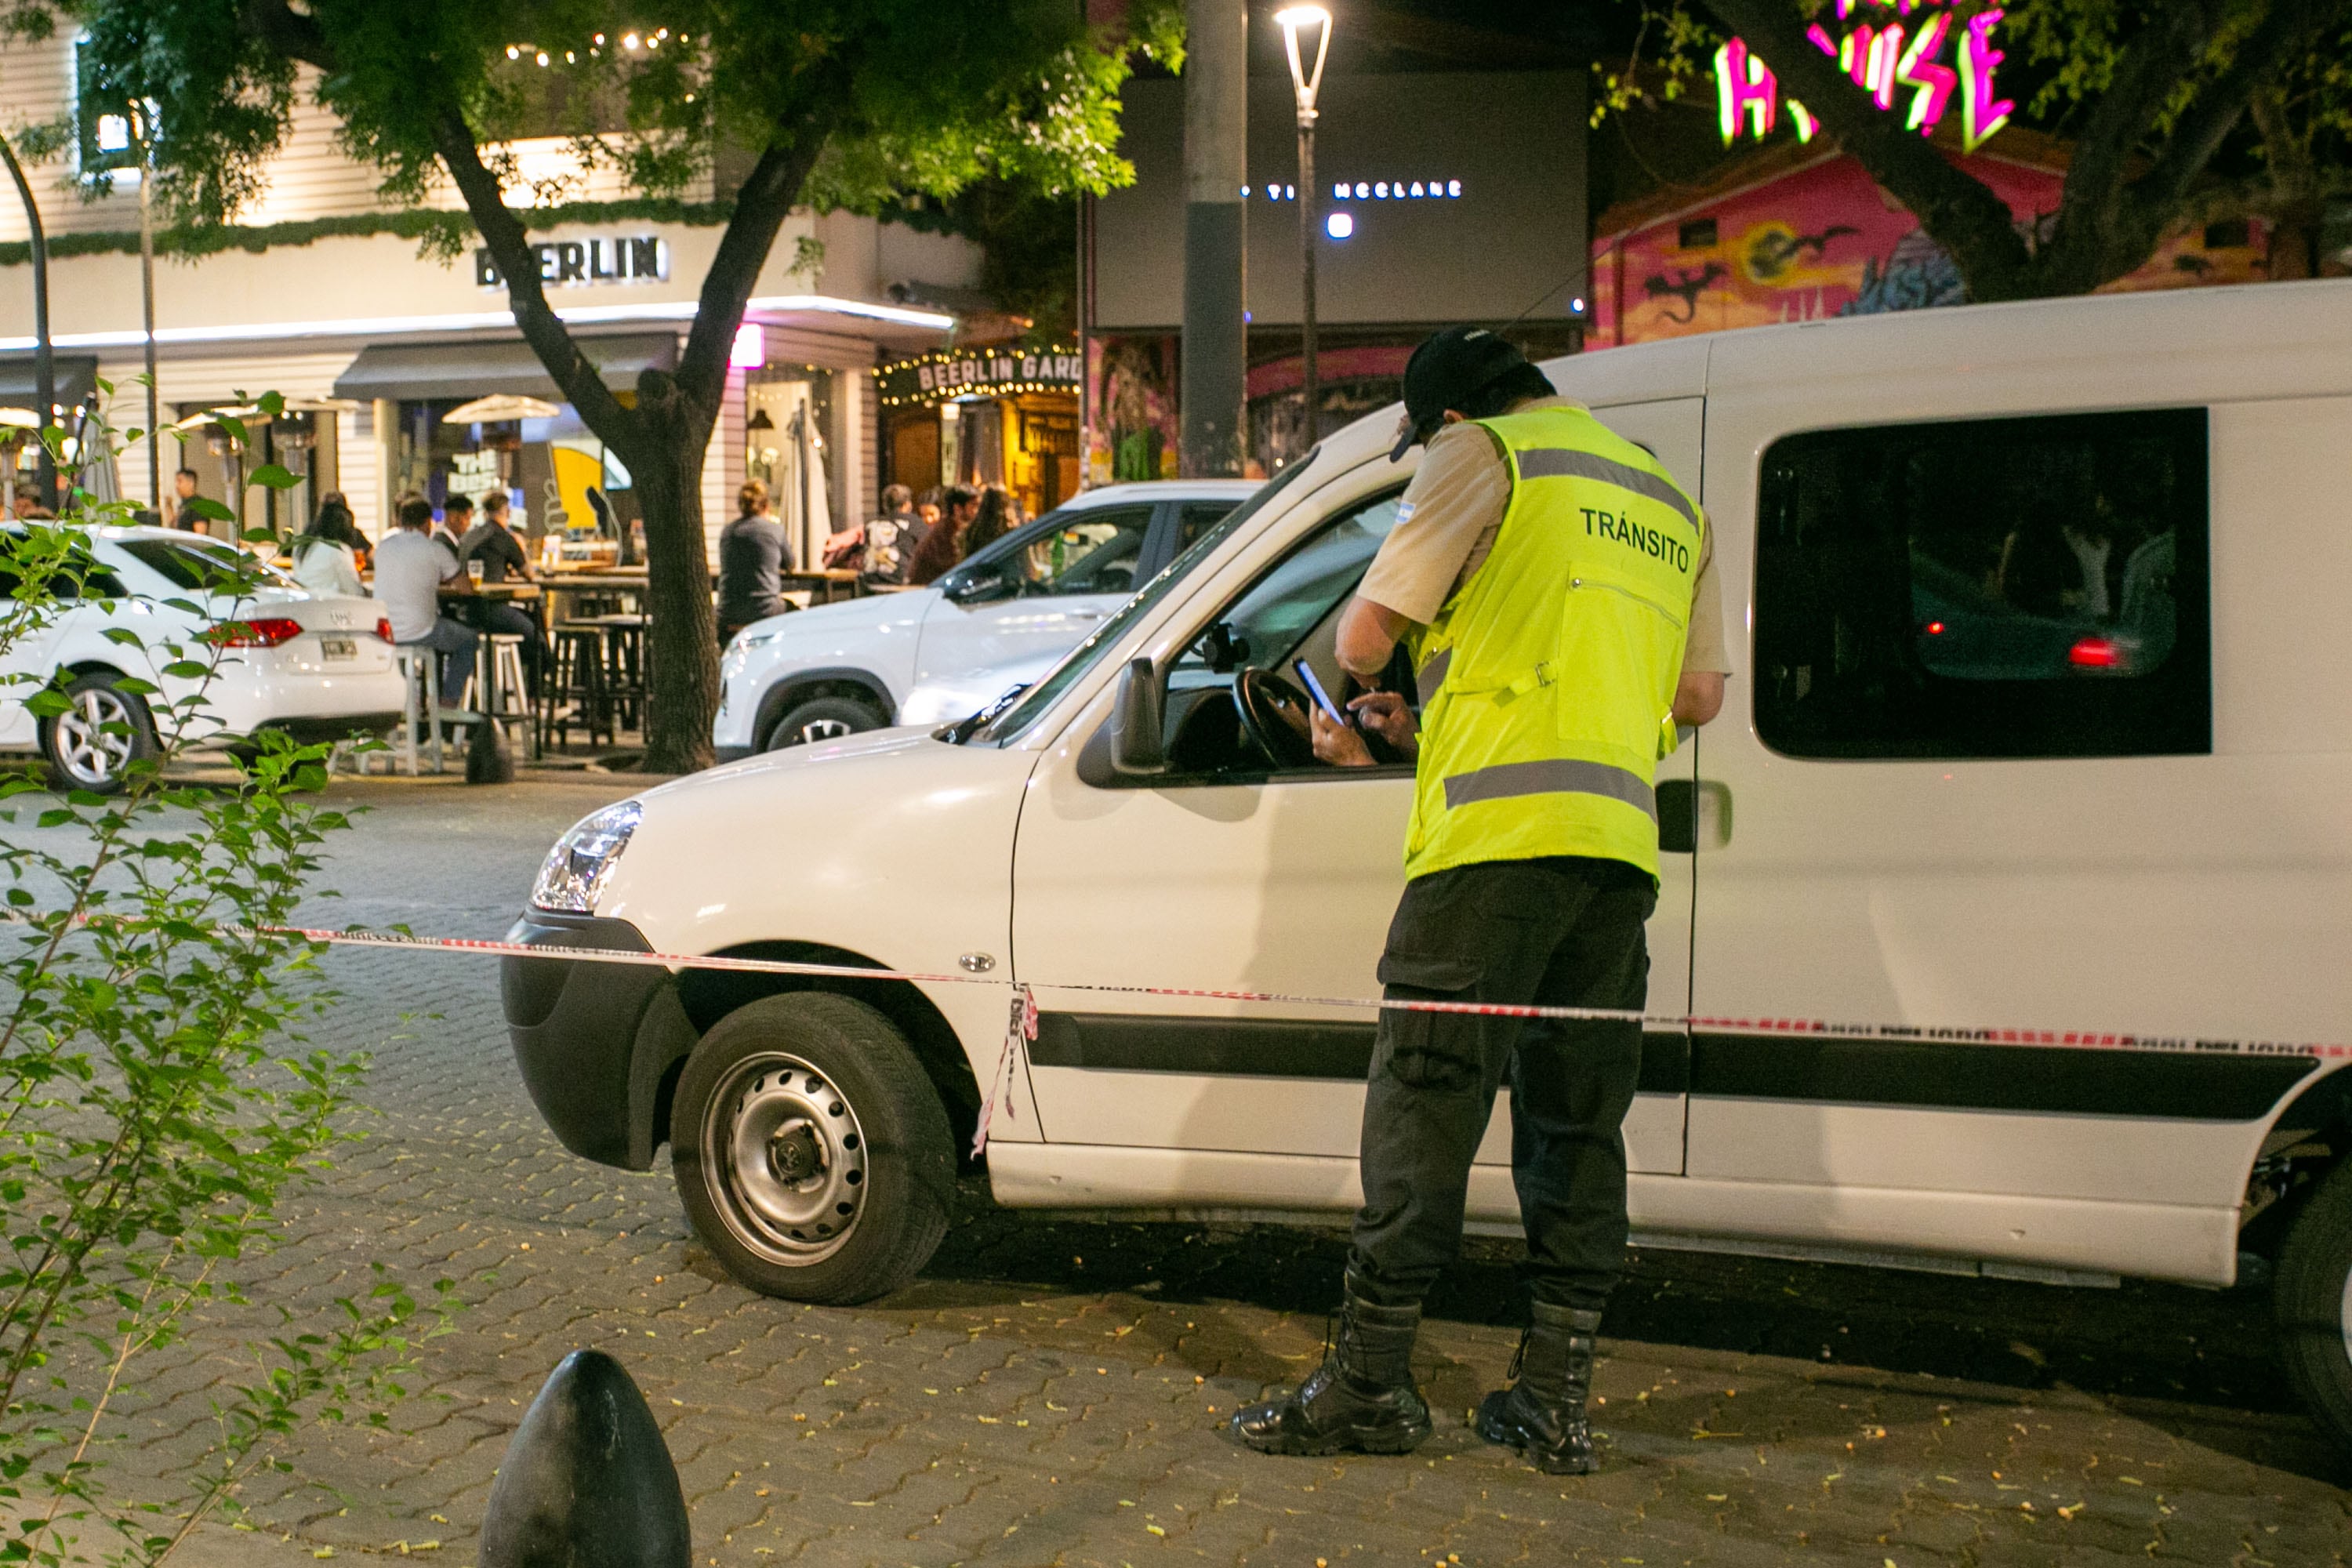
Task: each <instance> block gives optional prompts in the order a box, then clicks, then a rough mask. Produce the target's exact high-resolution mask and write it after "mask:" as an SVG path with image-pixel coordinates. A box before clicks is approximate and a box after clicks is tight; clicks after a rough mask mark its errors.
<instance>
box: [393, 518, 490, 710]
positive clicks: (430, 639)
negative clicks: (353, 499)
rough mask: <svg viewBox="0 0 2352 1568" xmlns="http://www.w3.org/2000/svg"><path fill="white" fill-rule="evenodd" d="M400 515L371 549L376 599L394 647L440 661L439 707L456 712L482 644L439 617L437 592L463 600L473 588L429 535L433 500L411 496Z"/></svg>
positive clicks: (454, 559)
mask: <svg viewBox="0 0 2352 1568" xmlns="http://www.w3.org/2000/svg"><path fill="white" fill-rule="evenodd" d="M398 516H399V519H400V526H399V528H398V529H397V530H396V531H394V532H393V533H392V534H391V535H389V536H388V537H387V538H385V539H384V540H383V542H381V543H380V544H378V545H377V546H376V547H375V596H376V597H377V598H378V599H380V600H382V601H383V614H384V619H386V620H388V621H390V622H391V623H392V640H393V641H394V642H395V643H397V644H399V645H400V646H401V647H428V648H431V649H432V650H433V651H434V652H435V653H436V654H437V655H439V656H440V669H441V706H442V707H444V708H455V707H456V706H457V699H458V695H459V693H460V692H461V691H462V690H463V689H464V687H465V684H466V672H467V670H469V669H471V668H473V659H474V649H475V647H477V646H478V645H479V643H480V641H481V639H480V638H479V637H476V636H475V635H474V629H473V628H472V627H471V626H463V625H460V624H459V623H458V622H457V621H454V620H451V619H450V618H449V617H448V616H445V615H443V614H442V613H441V600H440V591H441V589H442V588H443V587H444V586H445V585H446V586H447V587H449V588H450V589H451V590H452V591H453V592H455V593H457V594H460V595H463V594H467V593H469V592H471V591H472V584H469V583H467V581H466V569H465V568H464V567H463V566H460V565H459V564H458V563H457V557H456V556H455V555H453V554H451V553H450V552H448V551H446V550H445V549H443V548H442V547H441V542H440V541H438V540H436V539H435V538H434V537H433V536H432V530H433V503H432V502H431V501H429V500H425V498H424V497H423V496H411V497H409V498H408V499H407V500H404V501H402V502H401V503H400V511H399V514H398ZM453 674H454V675H455V676H456V677H457V679H456V680H455V681H452V680H451V679H450V677H451V676H452V675H453Z"/></svg>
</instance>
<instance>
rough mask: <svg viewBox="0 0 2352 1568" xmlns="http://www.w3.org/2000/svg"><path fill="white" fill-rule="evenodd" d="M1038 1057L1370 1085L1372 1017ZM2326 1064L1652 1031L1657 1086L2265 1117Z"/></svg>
mask: <svg viewBox="0 0 2352 1568" xmlns="http://www.w3.org/2000/svg"><path fill="white" fill-rule="evenodd" d="M1029 1057H1030V1060H1031V1061H1032V1062H1034V1064H1035V1065H1037V1066H1039V1067H1049V1068H1089V1069H1092V1070H1096V1071H1102V1072H1172V1073H1195V1074H1201V1075H1203V1076H1208V1077H1232V1078H1263V1079H1332V1080H1344V1081H1349V1082H1358V1083H1360V1082H1361V1081H1363V1079H1364V1076H1365V1074H1366V1073H1367V1072H1368V1071H1370V1068H1371V1061H1372V1026H1371V1025H1370V1024H1368V1023H1365V1024H1359V1023H1323V1022H1308V1021H1305V1020H1301V1019H1284V1018H1201V1017H1177V1016H1153V1015H1150V1014H1119V1013H1045V1014H1043V1015H1041V1016H1039V1018H1038V1020H1037V1040H1036V1044H1035V1045H1034V1046H1033V1047H1031V1048H1030V1053H1029ZM2316 1066H2318V1061H2317V1059H2316V1058H2312V1057H2242V1056H2231V1055H2220V1054H2214V1055H2200V1054H2198V1053H2196V1052H2191V1051H2125V1050H2068V1049H2063V1048H2051V1047H2031V1048H2027V1047H2010V1046H1983V1045H1966V1044H1958V1043H1954V1042H1948V1041H1942V1040H1920V1041H1911V1040H1872V1039H1862V1038H1857V1037H1847V1036H1832V1035H1802V1036H1798V1035H1723V1034H1704V1033H1703V1034H1696V1035H1688V1036H1685V1035H1682V1034H1676V1033H1669V1032H1666V1031H1664V1030H1651V1031H1647V1032H1645V1033H1644V1034H1643V1037H1642V1079H1641V1089H1642V1092H1643V1093H1644V1094H1691V1095H1696V1096H1704V1097H1710V1098H1715V1099H1731V1100H1801V1101H1806V1102H1810V1103H1815V1104H1826V1105H1887V1106H1905V1107H1911V1108H1915V1109H1922V1110H1996V1111H2041V1112H2044V1113H2049V1114H2056V1115H2072V1116H2137V1117H2147V1118H2150V1119H2156V1120H2168V1121H2253V1120H2255V1119H2257V1118H2259V1117H2262V1116H2263V1115H2266V1114H2268V1113H2269V1111H2270V1110H2271V1108H2272V1107H2273V1106H2274V1105H2276V1104H2277V1103H2278V1101H2279V1100H2280V1099H2281V1097H2283V1096H2284V1095H2285V1094H2286V1092H2287V1091H2288V1090H2289V1089H2293V1088H2294V1086H2295V1085H2296V1084H2297V1083H2299V1082H2301V1081H2302V1080H2303V1079H2304V1078H2305V1077H2306V1076H2308V1075H2309V1074H2310V1072H2311V1070H2312V1069H2313V1068H2315V1067H2316Z"/></svg>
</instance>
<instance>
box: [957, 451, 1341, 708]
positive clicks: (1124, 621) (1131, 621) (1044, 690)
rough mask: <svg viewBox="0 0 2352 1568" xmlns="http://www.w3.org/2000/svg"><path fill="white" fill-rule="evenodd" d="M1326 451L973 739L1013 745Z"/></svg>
mask: <svg viewBox="0 0 2352 1568" xmlns="http://www.w3.org/2000/svg"><path fill="white" fill-rule="evenodd" d="M1320 450H1321V448H1319V447H1318V448H1317V449H1316V450H1315V451H1310V452H1308V453H1307V456H1306V457H1305V458H1303V459H1301V460H1300V461H1298V462H1296V463H1293V464H1291V465H1290V467H1288V468H1285V469H1284V470H1283V471H1282V472H1281V473H1280V474H1279V475H1277V476H1276V478H1274V479H1270V480H1268V481H1267V482H1266V483H1265V485H1263V486H1261V487H1259V489H1258V490H1257V493H1255V495H1253V496H1251V497H1250V498H1249V500H1245V501H1244V502H1243V503H1242V504H1241V505H1240V506H1239V507H1238V508H1236V509H1235V510H1234V511H1233V512H1232V513H1231V514H1230V515H1228V516H1227V517H1226V518H1225V519H1224V520H1223V521H1222V522H1219V523H1216V524H1215V525H1213V526H1212V527H1209V528H1205V529H1202V531H1201V534H1200V537H1198V538H1197V539H1195V540H1193V541H1192V544H1191V545H1190V546H1188V547H1187V548H1186V549H1185V551H1184V552H1183V553H1182V554H1181V555H1179V556H1178V557H1176V559H1175V560H1173V561H1171V562H1170V563H1168V564H1167V565H1166V566H1164V567H1162V568H1160V572H1159V574H1157V575H1156V576H1154V577H1153V578H1152V579H1151V581H1150V582H1149V583H1146V584H1144V585H1143V587H1142V589H1141V590H1140V591H1139V592H1138V593H1137V594H1136V595H1135V596H1134V597H1133V598H1131V599H1129V600H1128V602H1127V603H1126V604H1124V605H1120V606H1119V607H1118V611H1117V612H1116V613H1115V614H1113V615H1111V616H1107V617H1106V618H1105V619H1104V621H1103V623H1102V625H1100V626H1097V627H1096V628H1095V632H1094V635H1093V636H1092V637H1088V638H1087V640H1086V641H1084V642H1082V643H1080V644H1079V645H1078V646H1077V647H1074V648H1072V649H1071V650H1070V651H1069V653H1068V654H1067V655H1066V656H1065V657H1064V658H1063V659H1062V662H1061V663H1059V664H1057V665H1055V667H1054V668H1053V669H1052V670H1051V671H1050V672H1048V673H1047V675H1046V676H1045V679H1043V680H1040V681H1039V682H1037V684H1036V685H1034V686H1033V687H1031V688H1030V689H1028V690H1026V691H1024V692H1023V693H1022V694H1021V700H1019V701H1017V702H1015V703H1013V705H1012V706H1011V707H1009V708H1007V709H1006V710H1004V711H1003V713H1000V714H998V715H997V716H996V717H995V718H993V719H992V720H990V721H988V722H987V723H986V724H984V725H982V726H981V728H980V729H978V730H976V731H973V732H972V735H971V739H972V740H973V741H974V742H980V743H982V744H987V745H992V746H1009V745H1011V744H1013V742H1015V741H1018V740H1019V739H1020V738H1021V737H1022V736H1024V735H1025V734H1027V733H1028V732H1029V730H1030V728H1031V727H1032V726H1034V724H1035V723H1036V722H1037V721H1038V720H1039V719H1041V718H1043V717H1044V716H1045V711H1046V710H1047V709H1049V708H1051V707H1053V706H1054V704H1055V703H1056V702H1059V701H1060V700H1062V694H1063V693H1064V692H1066V691H1067V690H1068V689H1070V688H1071V687H1072V686H1074V685H1076V683H1077V681H1078V679H1079V678H1080V677H1082V676H1084V675H1085V674H1086V673H1087V670H1089V669H1092V668H1094V667H1095V664H1096V661H1097V660H1098V659H1100V658H1102V656H1103V654H1104V652H1105V650H1107V649H1108V648H1110V647H1114V646H1116V645H1117V644H1118V640H1119V639H1120V638H1121V637H1125V636H1126V635H1127V631H1128V628H1129V626H1133V625H1135V623H1136V622H1137V620H1139V618H1141V616H1142V615H1143V613H1144V612H1145V611H1146V610H1149V609H1150V607H1151V606H1152V605H1156V604H1158V603H1159V602H1160V600H1161V599H1163V598H1165V597H1166V596H1167V595H1168V590H1169V589H1171V588H1172V587H1174V586H1175V585H1176V584H1177V583H1178V582H1179V581H1180V580H1181V579H1182V578H1183V577H1184V576H1185V575H1186V574H1188V573H1190V572H1191V571H1192V568H1193V567H1195V566H1198V565H1199V564H1200V563H1202V561H1203V560H1205V559H1207V558H1208V556H1209V555H1210V554H1211V553H1213V552H1214V551H1215V550H1216V549H1217V547H1218V546H1219V545H1221V544H1223V543H1224V542H1225V541H1226V540H1228V539H1231V538H1232V537H1233V536H1234V533H1235V532H1237V531H1239V530H1240V528H1241V526H1242V524H1243V523H1244V522H1246V521H1249V520H1250V519H1251V518H1253V517H1255V516H1256V515H1257V514H1258V513H1259V512H1260V511H1263V510H1265V506H1266V503H1267V502H1269V501H1271V500H1274V498H1275V497H1276V496H1277V495H1280V494H1281V493H1282V492H1283V491H1284V490H1285V489H1288V488H1289V487H1290V485H1291V484H1292V482H1293V481H1295V480H1296V479H1298V478H1299V477H1300V476H1302V475H1304V474H1305V473H1306V472H1307V469H1309V468H1313V467H1314V466H1315V458H1316V457H1317V455H1318V453H1319V452H1320Z"/></svg>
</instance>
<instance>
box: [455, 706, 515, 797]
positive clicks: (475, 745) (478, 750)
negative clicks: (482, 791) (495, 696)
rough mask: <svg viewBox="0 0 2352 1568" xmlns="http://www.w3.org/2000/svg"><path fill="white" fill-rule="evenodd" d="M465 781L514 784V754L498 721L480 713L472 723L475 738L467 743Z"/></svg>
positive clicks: (471, 782)
mask: <svg viewBox="0 0 2352 1568" xmlns="http://www.w3.org/2000/svg"><path fill="white" fill-rule="evenodd" d="M466 782H467V784H512V783H514V755H513V753H511V752H509V751H508V750H507V738H506V737H505V736H504V735H501V734H500V733H499V721H497V720H495V719H493V718H491V717H490V716H489V715H488V714H487V713H485V714H483V715H482V716H481V717H480V718H479V719H478V720H477V721H475V723H474V738H473V739H472V740H470V741H468V742H466Z"/></svg>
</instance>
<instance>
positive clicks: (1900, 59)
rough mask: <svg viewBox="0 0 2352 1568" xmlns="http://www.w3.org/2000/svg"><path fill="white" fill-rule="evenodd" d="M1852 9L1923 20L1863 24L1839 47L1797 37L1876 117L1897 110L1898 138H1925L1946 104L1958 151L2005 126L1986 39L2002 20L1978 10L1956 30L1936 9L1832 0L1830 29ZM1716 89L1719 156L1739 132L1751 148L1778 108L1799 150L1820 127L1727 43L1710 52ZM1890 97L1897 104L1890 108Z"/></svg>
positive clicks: (2005, 110) (1905, 1)
mask: <svg viewBox="0 0 2352 1568" xmlns="http://www.w3.org/2000/svg"><path fill="white" fill-rule="evenodd" d="M1857 3H1859V4H1861V5H1866V6H1870V7H1872V8H1874V9H1878V10H1892V11H1895V12H1896V13H1898V14H1899V15H1900V16H1904V17H1906V18H1908V17H1913V16H1914V14H1915V13H1925V14H1926V15H1925V18H1924V20H1913V21H1908V22H1906V21H1891V20H1890V21H1887V22H1886V23H1885V24H1884V25H1883V26H1874V25H1873V24H1871V23H1869V22H1864V23H1861V24H1859V25H1857V26H1854V27H1853V29H1852V30H1851V31H1849V32H1848V33H1847V34H1846V35H1845V36H1844V37H1842V38H1832V37H1830V34H1829V30H1828V29H1827V28H1825V27H1823V26H1822V25H1821V24H1820V23H1818V22H1816V23H1814V24H1813V25H1812V26H1809V27H1807V28H1806V29H1805V37H1808V38H1810V39H1811V40H1812V43H1813V47H1815V48H1818V49H1820V50H1821V51H1822V53H1823V54H1825V55H1828V56H1829V57H1830V58H1832V59H1834V60H1836V61H1837V63H1838V68H1839V69H1840V70H1843V71H1844V72H1845V73H1846V75H1848V76H1850V77H1852V78H1853V84H1854V85H1855V86H1856V87H1858V88H1860V89H1863V90H1864V92H1866V93H1868V94H1869V95H1870V98H1871V101H1873V102H1874V103H1875V104H1877V105H1878V107H1879V108H1880V109H1882V110H1886V111H1888V112H1889V113H1892V112H1895V110H1896V109H1897V108H1898V103H1899V107H1900V108H1901V110H1902V113H1903V125H1904V129H1905V130H1906V131H1916V132H1919V134H1920V135H1922V136H1927V135H1931V134H1933V133H1934V132H1935V129H1936V127H1937V124H1938V123H1939V122H1940V121H1942V120H1943V118H1944V111H1945V110H1947V109H1948V108H1949V107H1950V106H1951V103H1952V100H1954V99H1958V100H1959V105H1960V145H1961V150H1962V151H1963V152H1967V153H1973V152H1975V151H1976V150H1977V149H1978V148H1979V147H1981V146H1983V145H1984V144H1985V142H1988V141H1990V139H1991V137H1992V135H1993V133H1994V132H1997V131H1999V130H2000V128H2001V127H2002V126H2004V125H2006V124H2008V123H2009V116H2010V111H2011V110H2013V109H2015V108H2016V107H2017V106H2016V105H2015V104H2014V103H2012V102H2011V101H2010V100H2007V99H1996V98H1995V97H1993V71H1994V68H1996V67H1998V66H1999V65H2000V62H2001V60H2002V58H2004V57H2003V56H2002V54H2001V52H2000V50H1999V49H1996V48H1994V47H1992V30H1993V27H1994V26H1995V25H1997V24H1998V23H1999V22H2000V18H2001V13H2000V12H1999V11H1981V12H1979V13H1978V14H1977V15H1976V16H1971V17H1969V19H1968V20H1967V21H1966V22H1964V23H1959V24H1958V25H1957V26H1956V25H1955V18H1954V16H1953V14H1952V13H1951V12H1949V11H1946V10H1940V9H1936V10H1931V7H1934V6H1936V5H1937V4H1938V0H1837V15H1838V20H1839V21H1841V22H1843V21H1846V20H1848V19H1849V18H1851V17H1852V16H1853V11H1854V7H1855V5H1856V4H1857ZM1955 34H1957V35H1958V67H1957V68H1955V67H1953V66H1948V65H1945V64H1943V63H1942V61H1943V56H1944V47H1945V46H1946V45H1947V44H1949V43H1952V42H1953V41H1954V35H1955ZM1715 87H1716V105H1717V110H1718V111H1719V115H1720V121H1721V130H1722V132H1723V144H1724V145H1725V146H1727V147H1728V146H1729V145H1731V143H1732V142H1734V141H1736V140H1738V136H1739V132H1740V129H1741V127H1742V125H1743V124H1744V125H1745V126H1746V127H1747V129H1748V132H1750V133H1751V134H1753V135H1754V136H1755V137H1756V139H1757V140H1758V141H1759V142H1760V141H1762V140H1763V139H1764V138H1765V137H1767V136H1769V135H1770V134H1771V133H1772V132H1773V131H1774V130H1775V129H1776V128H1777V127H1778V125H1779V123H1780V109H1781V106H1782V105H1783V104H1785V105H1786V106H1787V107H1788V110H1789V121H1790V124H1791V125H1793V126H1794V127H1795V128H1796V132H1797V140H1798V141H1800V142H1811V140H1812V139H1813V132H1815V131H1817V130H1819V129H1820V128H1821V126H1820V121H1816V120H1815V119H1814V118H1813V117H1812V116H1811V114H1810V113H1808V112H1806V110H1805V106H1804V105H1803V104H1801V103H1799V102H1798V101H1797V100H1795V99H1793V98H1790V99H1783V98H1782V97H1781V96H1780V82H1779V81H1778V80H1777V79H1775V78H1774V77H1773V75H1772V68H1771V67H1769V66H1768V65H1766V64H1765V63H1764V62H1763V61H1762V60H1761V59H1759V58H1757V57H1756V56H1755V55H1754V54H1753V53H1751V52H1750V51H1749V49H1748V45H1747V44H1746V43H1745V42H1744V41H1743V40H1741V39H1738V38H1734V39H1732V40H1731V41H1730V42H1729V43H1727V44H1726V45H1724V46H1723V47H1721V48H1719V49H1717V50H1716V51H1715ZM1898 94H1902V95H1905V96H1904V97H1903V98H1902V99H1900V100H1898Z"/></svg>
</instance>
